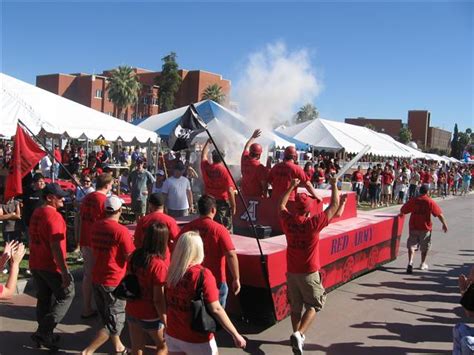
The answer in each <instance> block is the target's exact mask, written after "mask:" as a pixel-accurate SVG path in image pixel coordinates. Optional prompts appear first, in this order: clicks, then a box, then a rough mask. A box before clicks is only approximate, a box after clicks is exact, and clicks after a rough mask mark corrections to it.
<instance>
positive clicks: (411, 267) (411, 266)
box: [407, 265, 413, 274]
mask: <svg viewBox="0 0 474 355" xmlns="http://www.w3.org/2000/svg"><path fill="white" fill-rule="evenodd" d="M407 274H413V265H408V266H407Z"/></svg>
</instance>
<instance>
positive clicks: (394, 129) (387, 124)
mask: <svg viewBox="0 0 474 355" xmlns="http://www.w3.org/2000/svg"><path fill="white" fill-rule="evenodd" d="M344 122H345V123H348V124H353V125H356V126H362V127H365V126H368V125H370V126H373V127H374V128H375V130H376V131H377V132H380V133H385V134H388V135H389V136H392V137H393V138H395V139H398V138H399V134H400V129H401V128H402V120H400V119H378V118H365V117H357V118H346V119H345V120H344Z"/></svg>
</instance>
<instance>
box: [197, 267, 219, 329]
mask: <svg viewBox="0 0 474 355" xmlns="http://www.w3.org/2000/svg"><path fill="white" fill-rule="evenodd" d="M203 283H204V268H202V269H201V272H200V273H199V279H198V283H197V287H196V293H195V295H194V298H193V299H192V300H191V312H192V317H191V329H192V330H195V331H197V332H199V333H215V332H216V331H218V330H219V329H220V328H221V326H220V323H219V322H218V321H216V320H215V318H214V317H213V316H212V315H211V313H210V312H209V311H208V309H207V306H206V302H205V300H204V292H203V290H202V285H203Z"/></svg>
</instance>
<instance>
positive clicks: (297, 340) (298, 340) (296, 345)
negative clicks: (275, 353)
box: [290, 332, 304, 355]
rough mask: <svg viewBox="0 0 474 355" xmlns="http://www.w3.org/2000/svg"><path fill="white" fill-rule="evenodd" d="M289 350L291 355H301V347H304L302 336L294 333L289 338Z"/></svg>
mask: <svg viewBox="0 0 474 355" xmlns="http://www.w3.org/2000/svg"><path fill="white" fill-rule="evenodd" d="M290 343H291V349H292V350H293V354H295V355H302V354H303V345H304V335H303V334H301V333H300V332H294V333H293V334H291V336H290Z"/></svg>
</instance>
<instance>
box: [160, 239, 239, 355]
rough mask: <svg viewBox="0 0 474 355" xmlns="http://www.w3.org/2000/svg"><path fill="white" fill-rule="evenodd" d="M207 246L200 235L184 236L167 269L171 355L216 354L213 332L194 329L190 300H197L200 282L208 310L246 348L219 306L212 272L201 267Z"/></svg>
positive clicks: (168, 336) (168, 324)
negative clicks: (192, 326) (205, 246)
mask: <svg viewBox="0 0 474 355" xmlns="http://www.w3.org/2000/svg"><path fill="white" fill-rule="evenodd" d="M203 260H204V247H203V242H202V239H201V237H200V236H199V234H198V233H197V232H193V231H190V232H187V233H185V234H183V235H182V236H181V237H180V238H179V239H178V242H177V244H176V248H175V250H174V253H173V257H172V259H171V265H170V267H169V270H168V278H167V290H166V306H167V327H166V335H165V339H166V345H167V346H168V354H169V355H183V354H184V355H195V354H201V355H217V354H218V349H217V344H216V340H215V337H214V334H213V333H201V332H197V331H195V330H193V329H192V328H191V320H192V313H191V300H193V299H194V298H195V297H196V289H197V288H198V282H199V280H200V279H201V280H202V283H201V285H202V293H203V297H204V301H205V303H206V305H207V309H208V311H209V312H210V313H211V314H212V315H213V316H214V318H215V319H216V320H217V321H218V322H219V323H220V324H221V325H222V327H223V328H224V329H225V330H226V331H227V332H228V333H229V334H230V335H231V336H232V339H233V341H234V344H235V346H236V347H238V348H245V346H246V341H245V339H244V338H243V337H242V336H241V335H240V334H239V333H238V332H237V330H236V329H235V327H234V325H233V324H232V322H231V321H230V319H229V317H228V316H227V313H226V312H225V310H224V308H223V307H222V306H221V304H220V303H219V290H218V289H217V287H216V279H215V278H214V276H213V275H212V272H211V271H210V270H209V269H207V268H205V267H203V266H201V263H202V261H203Z"/></svg>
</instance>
